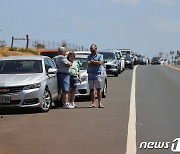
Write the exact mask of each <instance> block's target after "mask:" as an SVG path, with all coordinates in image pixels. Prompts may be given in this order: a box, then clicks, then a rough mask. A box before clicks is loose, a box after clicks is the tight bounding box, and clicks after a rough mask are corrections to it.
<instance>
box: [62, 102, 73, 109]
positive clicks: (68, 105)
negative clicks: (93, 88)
mask: <svg viewBox="0 0 180 154" xmlns="http://www.w3.org/2000/svg"><path fill="white" fill-rule="evenodd" d="M73 108H74V106H73V105H71V104H70V103H64V105H63V109H73Z"/></svg>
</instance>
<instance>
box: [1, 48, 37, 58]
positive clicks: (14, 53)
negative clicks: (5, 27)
mask: <svg viewBox="0 0 180 154" xmlns="http://www.w3.org/2000/svg"><path fill="white" fill-rule="evenodd" d="M10 50H12V48H9V47H3V48H0V57H7V56H20V55H39V51H38V50H37V49H28V50H26V49H24V48H14V51H10Z"/></svg>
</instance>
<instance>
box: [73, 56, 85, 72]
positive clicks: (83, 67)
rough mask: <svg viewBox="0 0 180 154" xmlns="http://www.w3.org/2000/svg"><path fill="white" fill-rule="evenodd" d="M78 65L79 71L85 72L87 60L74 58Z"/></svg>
mask: <svg viewBox="0 0 180 154" xmlns="http://www.w3.org/2000/svg"><path fill="white" fill-rule="evenodd" d="M76 60H77V61H79V63H80V70H87V58H76Z"/></svg>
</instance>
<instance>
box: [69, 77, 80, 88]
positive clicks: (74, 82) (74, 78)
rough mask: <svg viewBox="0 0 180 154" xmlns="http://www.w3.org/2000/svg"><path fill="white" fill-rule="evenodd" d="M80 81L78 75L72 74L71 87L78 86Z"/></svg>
mask: <svg viewBox="0 0 180 154" xmlns="http://www.w3.org/2000/svg"><path fill="white" fill-rule="evenodd" d="M77 83H78V78H77V76H70V88H76V87H77Z"/></svg>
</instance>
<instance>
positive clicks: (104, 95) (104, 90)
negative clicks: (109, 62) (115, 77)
mask: <svg viewBox="0 0 180 154" xmlns="http://www.w3.org/2000/svg"><path fill="white" fill-rule="evenodd" d="M106 96H107V82H106V81H105V83H104V88H103V91H102V98H106Z"/></svg>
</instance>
